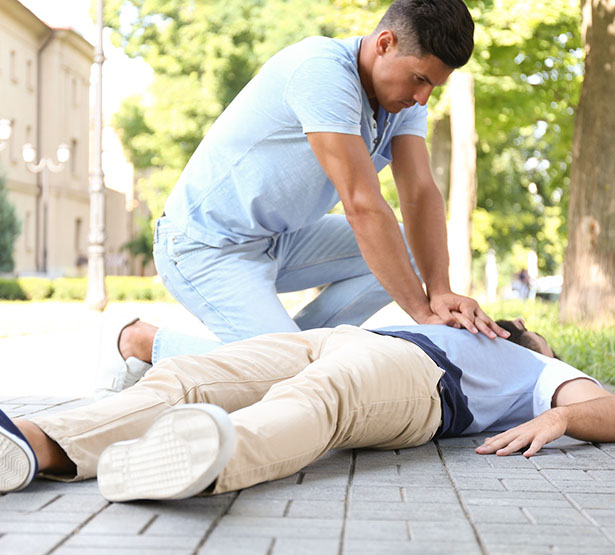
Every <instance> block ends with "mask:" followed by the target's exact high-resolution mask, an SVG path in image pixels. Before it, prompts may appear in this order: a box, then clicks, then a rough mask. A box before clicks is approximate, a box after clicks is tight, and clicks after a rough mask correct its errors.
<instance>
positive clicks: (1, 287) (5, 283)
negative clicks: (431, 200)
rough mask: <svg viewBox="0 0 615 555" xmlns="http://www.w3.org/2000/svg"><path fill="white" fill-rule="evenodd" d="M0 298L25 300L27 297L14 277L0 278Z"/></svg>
mask: <svg viewBox="0 0 615 555" xmlns="http://www.w3.org/2000/svg"><path fill="white" fill-rule="evenodd" d="M0 299H6V300H8V301H26V300H28V297H27V296H26V292H25V291H24V290H23V288H22V287H21V285H19V282H18V281H17V280H16V279H0Z"/></svg>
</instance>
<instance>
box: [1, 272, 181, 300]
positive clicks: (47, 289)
mask: <svg viewBox="0 0 615 555" xmlns="http://www.w3.org/2000/svg"><path fill="white" fill-rule="evenodd" d="M87 287H88V284H87V279H86V278H57V279H54V280H50V279H47V278H35V277H31V278H12V279H0V299H5V300H13V301H41V300H45V299H51V300H61V301H66V300H71V301H82V300H84V299H85V296H86V293H87ZM105 287H106V290H107V297H108V298H109V300H110V301H167V302H168V301H172V297H171V295H169V293H168V292H167V290H166V289H165V287H164V285H162V283H160V282H159V281H158V280H155V279H154V278H151V277H138V276H107V277H106V278H105Z"/></svg>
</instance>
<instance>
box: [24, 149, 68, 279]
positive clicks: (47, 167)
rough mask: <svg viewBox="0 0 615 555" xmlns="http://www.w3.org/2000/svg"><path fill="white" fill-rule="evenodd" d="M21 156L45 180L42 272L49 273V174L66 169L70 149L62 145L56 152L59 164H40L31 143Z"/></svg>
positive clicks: (45, 159)
mask: <svg viewBox="0 0 615 555" xmlns="http://www.w3.org/2000/svg"><path fill="white" fill-rule="evenodd" d="M21 156H22V158H23V160H24V162H25V163H26V167H27V168H28V170H30V171H31V172H32V173H41V174H42V178H43V184H42V188H43V256H42V261H41V271H42V272H45V273H46V272H47V235H48V229H47V227H48V218H47V212H48V205H49V172H54V173H56V172H59V171H61V170H62V168H64V164H66V162H68V160H69V159H70V148H69V147H68V145H66V144H64V143H62V144H61V145H59V146H58V149H57V150H56V158H57V160H58V162H57V163H56V162H54V161H53V160H52V159H51V158H41V159H40V160H39V161H38V163H35V162H34V160H36V148H35V147H34V145H33V144H31V143H26V144H25V145H23V148H22V149H21Z"/></svg>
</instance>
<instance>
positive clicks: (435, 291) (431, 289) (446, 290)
mask: <svg viewBox="0 0 615 555" xmlns="http://www.w3.org/2000/svg"><path fill="white" fill-rule="evenodd" d="M426 290H427V298H428V299H430V300H431V299H433V298H434V297H439V296H441V295H449V294H450V293H452V291H451V286H450V285H449V284H448V283H442V284H439V285H435V286H434V285H428V286H427V287H426Z"/></svg>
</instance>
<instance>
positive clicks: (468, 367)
mask: <svg viewBox="0 0 615 555" xmlns="http://www.w3.org/2000/svg"><path fill="white" fill-rule="evenodd" d="M374 331H375V332H376V333H381V334H385V335H397V334H398V333H399V335H398V337H402V338H403V339H406V340H409V341H413V338H412V336H413V335H414V334H420V335H422V336H425V337H427V338H428V340H430V341H431V342H432V344H435V345H436V346H437V347H439V348H440V349H441V350H442V351H444V354H445V355H446V358H447V359H448V361H450V362H451V363H452V364H453V365H454V366H455V367H457V369H459V370H461V373H460V374H459V373H457V374H456V375H455V376H454V378H453V380H454V381H457V382H458V385H459V387H460V390H458V391H457V392H454V396H455V397H456V398H452V397H451V398H450V399H449V401H450V402H449V403H443V404H442V410H443V420H449V423H448V426H449V428H451V429H452V430H454V433H453V434H450V435H460V434H473V433H478V432H486V431H490V432H491V431H502V430H507V429H509V428H513V427H515V426H518V425H520V424H522V423H524V422H527V421H528V420H531V419H532V418H534V417H535V416H538V415H539V414H542V413H543V412H545V411H546V410H548V409H550V408H551V401H552V399H553V395H554V394H555V392H556V390H557V388H558V387H559V386H560V385H562V384H563V383H565V382H567V381H569V380H573V379H576V378H589V379H591V380H593V381H594V382H596V383H598V382H597V381H596V380H594V379H593V378H590V377H589V376H588V375H587V374H584V373H583V372H581V371H580V370H577V369H576V368H574V367H572V366H570V365H569V364H566V363H565V362H563V361H561V360H557V359H554V358H551V357H547V356H544V355H541V354H540V353H536V352H534V351H531V350H529V349H526V348H525V347H521V346H520V345H517V344H515V343H512V342H511V341H508V340H506V339H501V338H497V339H489V338H488V337H485V336H484V335H482V334H478V335H473V334H472V333H470V332H469V331H467V330H459V329H455V328H451V327H449V326H437V325H417V326H390V327H387V328H382V329H379V330H374ZM404 334H407V335H406V336H404ZM416 343H417V344H418V345H419V346H420V347H421V348H422V349H423V350H424V351H425V352H426V353H427V354H428V355H429V356H430V357H432V359H434V362H436V364H438V361H437V358H438V357H437V353H436V356H435V357H434V356H433V355H434V353H431V352H430V348H429V345H427V346H425V345H424V344H422V343H421V339H420V337H419V338H418V340H417V341H416ZM432 347H433V345H432ZM439 366H440V368H442V369H443V370H444V371H446V368H445V366H446V364H439ZM453 370H456V369H453ZM441 383H442V384H444V385H445V387H450V386H455V384H453V383H451V380H444V379H443V380H442V382H441ZM598 385H600V384H598ZM445 412H451V413H452V414H445ZM455 413H457V414H455ZM456 418H462V419H463V420H464V423H463V424H462V425H461V426H458V425H457V424H458V423H456V422H455V419H456Z"/></svg>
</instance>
